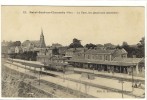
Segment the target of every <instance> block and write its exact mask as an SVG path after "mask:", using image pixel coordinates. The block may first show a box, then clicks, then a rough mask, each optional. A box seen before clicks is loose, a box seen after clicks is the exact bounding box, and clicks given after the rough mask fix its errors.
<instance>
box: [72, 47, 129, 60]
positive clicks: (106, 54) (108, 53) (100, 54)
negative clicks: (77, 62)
mask: <svg viewBox="0 0 147 100" xmlns="http://www.w3.org/2000/svg"><path fill="white" fill-rule="evenodd" d="M115 57H120V58H127V52H126V50H124V49H114V50H106V49H88V50H86V49H84V50H81V51H80V52H76V53H75V55H74V56H73V59H87V60H93V61H99V60H101V61H111V60H113V59H114V58H115Z"/></svg>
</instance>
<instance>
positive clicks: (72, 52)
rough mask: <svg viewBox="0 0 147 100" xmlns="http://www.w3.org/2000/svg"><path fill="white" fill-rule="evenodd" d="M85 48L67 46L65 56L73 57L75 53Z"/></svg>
mask: <svg viewBox="0 0 147 100" xmlns="http://www.w3.org/2000/svg"><path fill="white" fill-rule="evenodd" d="M84 49H85V48H69V49H67V50H66V53H65V56H66V57H73V56H74V54H75V53H77V52H81V51H84Z"/></svg>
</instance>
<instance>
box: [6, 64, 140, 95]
mask: <svg viewBox="0 0 147 100" xmlns="http://www.w3.org/2000/svg"><path fill="white" fill-rule="evenodd" d="M7 63H9V64H12V63H11V62H7ZM13 65H15V66H18V65H17V64H13ZM19 67H22V68H24V67H23V66H19ZM26 69H28V70H31V71H34V70H33V69H30V68H26ZM36 72H41V74H45V75H50V76H53V77H60V78H63V77H61V76H59V75H55V74H52V73H46V71H43V70H41V71H39V70H36ZM102 77H103V76H102ZM66 80H69V81H73V82H77V83H81V84H87V85H90V86H93V87H97V88H101V89H107V90H109V91H113V92H119V93H122V91H121V90H119V89H115V88H110V87H107V86H102V85H97V84H92V83H88V82H84V81H83V82H81V81H79V80H75V79H70V78H66ZM41 81H42V82H45V81H44V80H41ZM124 81H129V80H124ZM48 84H49V85H52V87H56V86H57V85H55V84H54V83H48ZM59 89H61V90H66V88H65V87H62V88H61V86H60V88H59ZM69 91H70V90H69ZM69 91H68V92H69ZM70 93H71V94H72V93H73V90H72V91H71V92H70ZM75 93H76V91H75ZM80 94H82V93H80ZM124 94H126V95H131V96H134V97H140V96H135V95H133V94H131V92H130V91H125V92H124ZM82 97H85V96H84V95H83V96H82ZM89 97H92V96H90V95H89Z"/></svg>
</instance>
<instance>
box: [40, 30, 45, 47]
mask: <svg viewBox="0 0 147 100" xmlns="http://www.w3.org/2000/svg"><path fill="white" fill-rule="evenodd" d="M45 47H46V45H45V41H44V35H43V30H42V29H41V35H40V48H45Z"/></svg>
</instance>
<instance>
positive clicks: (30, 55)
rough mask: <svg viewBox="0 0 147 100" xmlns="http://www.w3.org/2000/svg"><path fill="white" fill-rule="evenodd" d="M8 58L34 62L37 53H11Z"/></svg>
mask: <svg viewBox="0 0 147 100" xmlns="http://www.w3.org/2000/svg"><path fill="white" fill-rule="evenodd" d="M9 57H10V58H14V59H22V60H31V61H36V60H37V51H34V52H33V51H25V52H23V53H11V54H9Z"/></svg>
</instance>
